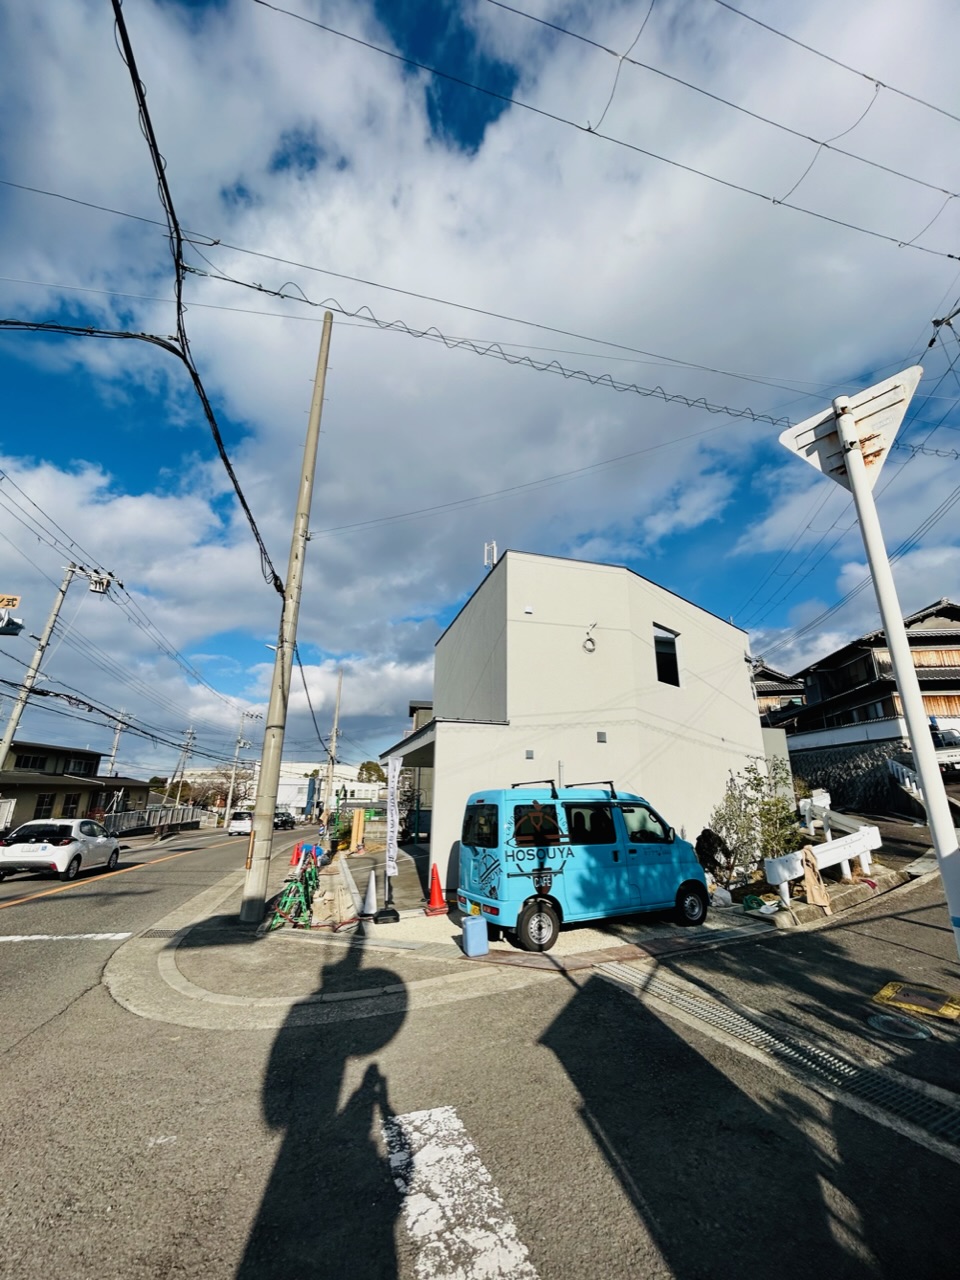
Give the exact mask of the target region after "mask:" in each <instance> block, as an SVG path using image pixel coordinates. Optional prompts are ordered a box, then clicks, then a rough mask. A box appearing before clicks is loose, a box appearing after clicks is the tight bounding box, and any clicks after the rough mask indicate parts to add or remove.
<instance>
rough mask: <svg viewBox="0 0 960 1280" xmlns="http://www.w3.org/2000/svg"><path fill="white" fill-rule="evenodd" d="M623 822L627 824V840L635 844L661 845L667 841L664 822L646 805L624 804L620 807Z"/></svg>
mask: <svg viewBox="0 0 960 1280" xmlns="http://www.w3.org/2000/svg"><path fill="white" fill-rule="evenodd" d="M620 812H621V813H622V814H623V820H624V822H625V823H626V824H627V838H628V839H629V840H633V841H635V842H636V843H637V844H641V843H643V844H663V843H666V841H667V840H668V839H669V834H668V831H667V827H666V825H665V823H664V822H662V821H661V819H660V818H658V817H657V815H656V814H655V813H654V812H653V810H652V809H648V808H647V807H646V805H642V804H630V805H628V804H625V805H621V806H620Z"/></svg>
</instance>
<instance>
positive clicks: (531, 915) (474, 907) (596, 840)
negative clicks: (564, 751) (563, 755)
mask: <svg viewBox="0 0 960 1280" xmlns="http://www.w3.org/2000/svg"><path fill="white" fill-rule="evenodd" d="M708 904H709V897H708V895H707V882H706V877H705V875H704V873H703V868H702V867H701V866H700V863H699V862H698V861H697V855H696V853H695V852H694V849H693V846H692V845H691V844H689V843H688V842H687V841H686V840H682V839H681V838H680V837H679V836H678V835H677V834H676V832H675V831H674V829H673V827H671V826H670V825H669V824H668V823H667V822H665V821H664V819H663V818H661V817H660V815H659V814H658V813H657V812H656V810H655V809H654V808H653V807H652V806H651V805H650V803H649V802H648V801H647V800H644V799H643V797H642V796H637V795H632V794H627V793H626V792H622V791H621V792H619V793H618V792H617V791H616V789H615V788H614V786H613V784H612V783H611V784H609V785H607V786H593V787H556V786H554V785H552V784H548V785H547V786H546V787H544V786H541V785H535V784H522V783H517V784H515V785H514V786H513V787H512V788H510V789H509V790H504V789H500V788H494V789H491V790H489V791H477V792H474V794H473V795H472V796H470V797H469V798H468V800H467V806H466V811H465V813H464V815H463V830H462V832H461V836H460V884H459V887H458V890H457V905H458V906H459V907H460V910H461V911H464V912H466V913H467V914H469V915H475V916H483V917H484V918H485V919H486V921H487V926H488V929H489V928H491V927H492V928H493V929H503V930H505V931H506V932H507V933H508V934H511V935H512V936H513V937H515V939H516V942H517V943H518V944H519V946H521V947H523V948H524V950H526V951H549V949H550V948H551V947H552V946H553V944H554V943H555V942H556V940H557V936H558V934H559V932H560V925H561V924H562V923H563V922H565V921H566V922H569V923H573V922H574V921H580V920H604V919H607V918H608V917H610V916H624V915H633V914H635V913H637V912H640V911H662V910H665V909H671V908H672V909H673V911H674V913H675V918H676V920H677V922H678V923H679V924H684V925H698V924H702V923H703V922H704V920H705V919H706V915H707V907H708Z"/></svg>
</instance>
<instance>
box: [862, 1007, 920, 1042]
mask: <svg viewBox="0 0 960 1280" xmlns="http://www.w3.org/2000/svg"><path fill="white" fill-rule="evenodd" d="M867 1022H868V1023H869V1024H870V1026H871V1027H873V1029H874V1031H879V1032H881V1033H882V1034H883V1035H885V1036H896V1037H897V1039H898V1040H929V1039H930V1028H929V1027H925V1026H924V1025H923V1023H921V1022H914V1020H913V1018H904V1017H901V1016H900V1014H898V1013H871V1014H870V1016H869V1018H867Z"/></svg>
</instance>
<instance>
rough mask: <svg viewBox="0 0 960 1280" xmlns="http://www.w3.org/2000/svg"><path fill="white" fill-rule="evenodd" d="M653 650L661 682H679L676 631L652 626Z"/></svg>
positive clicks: (676, 683)
mask: <svg viewBox="0 0 960 1280" xmlns="http://www.w3.org/2000/svg"><path fill="white" fill-rule="evenodd" d="M653 651H654V653H655V654H656V658H657V679H658V680H659V681H660V683H661V684H674V685H677V686H678V687H679V684H680V662H679V659H678V657H677V633H676V631H668V630H667V628H666V627H658V626H657V625H656V623H654V627H653Z"/></svg>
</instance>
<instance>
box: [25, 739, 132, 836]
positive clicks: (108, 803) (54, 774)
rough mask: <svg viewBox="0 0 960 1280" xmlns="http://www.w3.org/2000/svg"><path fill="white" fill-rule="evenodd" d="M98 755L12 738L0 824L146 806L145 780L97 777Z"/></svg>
mask: <svg viewBox="0 0 960 1280" xmlns="http://www.w3.org/2000/svg"><path fill="white" fill-rule="evenodd" d="M101 759H102V754H101V753H100V752H97V751H87V750H81V749H80V748H78V747H57V746H52V745H50V744H49V743H46V742H25V741H22V740H20V739H15V740H14V742H13V743H12V745H11V748H10V751H9V753H8V755H7V759H6V762H5V765H4V768H3V769H2V770H0V827H14V826H19V825H20V823H21V822H29V821H30V820H31V819H32V818H96V819H100V818H102V817H103V816H104V814H105V813H107V812H108V811H111V812H117V811H118V810H119V811H126V810H128V809H142V808H145V807H146V804H147V800H148V796H149V791H150V788H149V786H148V784H147V783H146V782H142V781H141V780H140V779H139V778H126V777H118V776H117V775H116V774H111V775H110V776H109V777H101V776H100V772H99V771H100V761H101ZM10 801H12V802H13V803H12V804H10V803H9V802H10ZM5 802H7V803H5Z"/></svg>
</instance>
